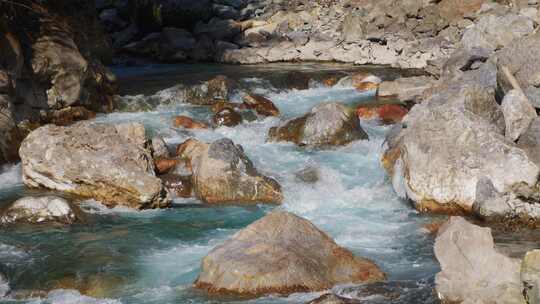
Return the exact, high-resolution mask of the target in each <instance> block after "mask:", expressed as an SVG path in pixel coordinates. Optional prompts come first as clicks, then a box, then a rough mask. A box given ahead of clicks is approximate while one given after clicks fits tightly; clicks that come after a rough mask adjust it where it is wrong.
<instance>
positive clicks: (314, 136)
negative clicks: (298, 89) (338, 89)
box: [268, 102, 368, 147]
mask: <svg viewBox="0 0 540 304" xmlns="http://www.w3.org/2000/svg"><path fill="white" fill-rule="evenodd" d="M268 139H269V140H270V141H291V142H294V143H295V144H297V145H300V146H310V147H326V146H339V145H346V144H348V143H350V142H352V141H355V140H359V139H368V135H367V134H366V132H364V130H362V127H361V126H360V122H359V120H358V116H356V113H355V111H354V110H353V109H350V108H348V107H347V106H345V105H343V104H341V103H337V102H333V103H324V104H320V105H318V106H316V107H314V108H313V109H312V110H311V112H310V113H308V114H306V115H304V116H302V117H299V118H294V119H291V120H288V121H286V122H284V123H283V124H281V125H280V126H278V127H273V128H271V129H270V131H269V134H268Z"/></svg>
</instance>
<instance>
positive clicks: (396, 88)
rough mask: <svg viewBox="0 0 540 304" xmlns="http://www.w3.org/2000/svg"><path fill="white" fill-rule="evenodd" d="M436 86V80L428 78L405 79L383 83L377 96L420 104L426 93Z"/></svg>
mask: <svg viewBox="0 0 540 304" xmlns="http://www.w3.org/2000/svg"><path fill="white" fill-rule="evenodd" d="M434 85H435V80H434V79H433V78H431V77H427V76H416V77H403V78H398V79H396V80H393V81H383V82H382V83H381V84H380V85H379V90H378V91H377V96H378V97H382V98H390V97H392V98H397V99H399V100H401V101H413V102H416V103H418V102H419V101H420V100H419V99H420V97H421V96H422V95H423V94H424V92H425V91H426V90H428V89H430V88H432V87H433V86H434Z"/></svg>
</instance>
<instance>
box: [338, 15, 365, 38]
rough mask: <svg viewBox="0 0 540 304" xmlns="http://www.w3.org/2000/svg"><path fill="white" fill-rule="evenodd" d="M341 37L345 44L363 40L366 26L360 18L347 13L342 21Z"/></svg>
mask: <svg viewBox="0 0 540 304" xmlns="http://www.w3.org/2000/svg"><path fill="white" fill-rule="evenodd" d="M342 27H343V30H342V37H343V39H345V41H346V42H356V41H360V40H363V39H364V38H365V36H366V24H365V21H364V20H363V18H362V16H360V15H358V14H355V13H348V14H347V15H346V16H345V18H344V19H343V24H342Z"/></svg>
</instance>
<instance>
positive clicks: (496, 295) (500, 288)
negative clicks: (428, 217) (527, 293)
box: [435, 217, 525, 304]
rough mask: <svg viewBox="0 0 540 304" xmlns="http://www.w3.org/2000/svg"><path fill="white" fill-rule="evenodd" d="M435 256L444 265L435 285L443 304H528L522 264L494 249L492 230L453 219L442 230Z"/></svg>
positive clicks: (436, 241) (463, 220) (456, 218)
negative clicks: (522, 278)
mask: <svg viewBox="0 0 540 304" xmlns="http://www.w3.org/2000/svg"><path fill="white" fill-rule="evenodd" d="M435 256H436V258H437V260H438V261H439V263H440V264H441V272H439V273H438V274H437V276H436V277H435V284H436V289H437V294H438V295H439V298H440V299H441V300H442V301H448V302H457V303H461V302H463V303H500V304H503V303H505V304H506V303H508V304H510V303H516V304H518V303H519V304H525V302H524V299H523V296H522V294H521V293H522V285H521V280H520V261H519V260H517V259H511V258H509V257H507V256H504V255H502V254H500V253H498V252H497V251H496V250H495V249H494V243H493V238H492V236H491V230H490V229H489V228H481V227H479V226H475V225H472V224H470V223H468V222H467V221H466V220H465V219H463V218H461V217H452V218H450V220H449V221H448V222H447V223H445V224H444V225H443V226H442V227H441V228H440V229H439V234H438V236H437V239H436V240H435Z"/></svg>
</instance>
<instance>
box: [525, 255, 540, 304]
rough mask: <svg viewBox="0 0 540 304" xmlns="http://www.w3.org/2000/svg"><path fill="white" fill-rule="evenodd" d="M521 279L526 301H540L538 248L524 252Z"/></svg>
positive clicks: (536, 302) (539, 258) (530, 302)
mask: <svg viewBox="0 0 540 304" xmlns="http://www.w3.org/2000/svg"><path fill="white" fill-rule="evenodd" d="M521 281H522V282H523V285H524V286H525V289H524V295H525V299H526V300H527V303H529V304H538V303H540V250H532V251H529V252H527V254H525V257H524V258H523V262H522V263H521Z"/></svg>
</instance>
